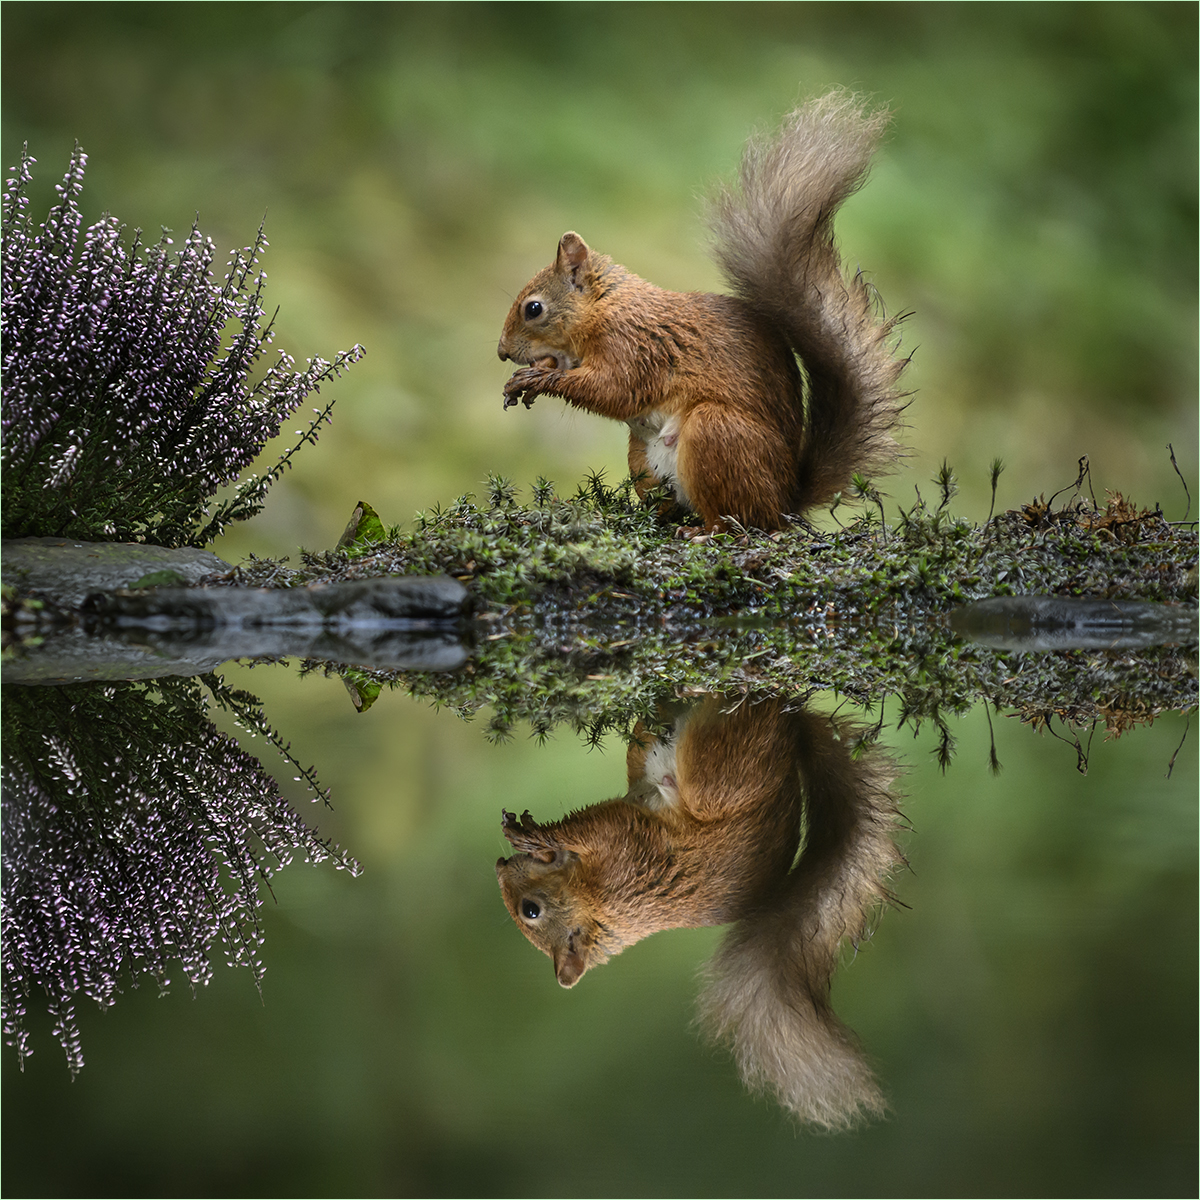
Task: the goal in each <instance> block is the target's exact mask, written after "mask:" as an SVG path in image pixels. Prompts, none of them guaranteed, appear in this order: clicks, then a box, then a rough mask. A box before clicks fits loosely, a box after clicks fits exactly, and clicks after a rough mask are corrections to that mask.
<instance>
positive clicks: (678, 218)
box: [2, 3, 1196, 554]
mask: <svg viewBox="0 0 1200 1200" xmlns="http://www.w3.org/2000/svg"><path fill="white" fill-rule="evenodd" d="M5 19H6V24H5V44H4V48H3V54H4V82H3V89H4V90H3V98H4V107H3V115H2V119H3V137H4V141H3V145H4V152H5V154H6V156H7V161H15V158H14V155H15V153H16V152H17V151H18V150H19V146H20V143H21V142H23V141H24V140H26V139H28V140H29V141H30V144H31V148H32V150H33V152H34V153H35V154H37V155H39V156H40V157H41V158H42V161H43V162H47V161H56V160H61V159H63V158H65V156H66V154H67V152H68V151H69V148H70V145H71V142H72V139H74V138H76V137H77V138H79V139H80V141H81V142H83V144H84V145H85V146H86V147H87V148H88V150H89V153H90V154H91V156H92V165H91V167H90V169H89V188H90V191H89V193H87V194H85V206H86V205H91V206H92V208H91V210H90V213H95V214H98V213H99V212H100V211H101V210H102V209H104V208H111V209H112V210H113V211H114V212H117V213H120V214H121V216H122V219H124V220H126V221H127V222H129V223H130V224H131V225H138V224H140V225H142V226H143V227H144V228H147V229H154V228H156V227H157V226H158V225H159V224H167V225H170V226H172V227H174V228H178V229H182V228H185V227H187V226H188V225H190V223H191V222H192V220H193V218H194V215H195V212H196V210H197V209H199V210H200V214H201V218H202V221H203V222H204V227H205V228H206V229H210V230H212V231H213V233H214V236H216V237H217V239H218V242H219V243H221V244H222V245H225V246H234V245H239V244H241V242H242V241H243V240H244V236H245V234H244V231H245V229H246V228H247V227H253V226H255V225H256V224H257V222H258V221H259V220H260V219H261V217H262V214H263V212H264V211H267V212H268V222H269V228H270V230H271V236H272V241H273V244H274V248H273V267H272V283H271V286H272V291H273V295H274V296H275V297H276V299H277V301H278V302H279V303H280V304H281V306H282V308H283V312H284V314H285V317H286V322H285V327H284V328H283V329H282V331H281V333H282V336H283V338H284V340H285V341H287V339H292V341H290V342H287V344H288V345H294V346H296V347H299V348H303V349H304V351H305V352H306V353H313V352H316V353H321V354H324V355H325V356H326V357H330V356H331V355H332V353H333V351H334V350H335V349H336V347H337V346H340V345H347V344H350V343H351V342H354V341H358V342H361V343H362V344H363V345H365V346H366V347H367V348H368V350H369V351H370V354H371V357H370V359H369V360H368V362H367V363H365V364H364V365H363V366H362V367H360V368H358V369H357V370H356V372H355V373H354V376H355V377H353V378H351V379H349V380H347V382H346V384H345V392H344V398H343V400H342V401H340V402H339V416H338V421H337V423H336V425H335V427H334V429H333V430H332V431H331V432H330V434H328V435H327V436H326V438H325V439H323V441H322V445H321V446H320V448H319V449H317V450H316V451H314V452H312V453H309V454H307V455H306V458H307V461H306V462H305V463H304V464H303V467H302V470H301V472H300V473H299V474H296V475H294V476H292V477H290V478H289V479H287V480H286V481H285V483H284V484H283V485H282V489H283V490H281V491H279V492H277V494H276V498H275V501H274V503H273V504H272V505H271V506H269V507H268V510H267V511H266V513H264V515H263V516H262V517H261V518H260V519H259V523H258V525H257V528H256V530H255V531H253V532H252V534H251V537H252V538H257V540H250V541H247V540H245V539H243V540H242V541H240V542H238V543H237V544H236V546H235V547H234V548H231V550H230V553H231V554H232V553H235V552H236V549H237V548H238V547H245V546H252V547H253V548H254V549H256V550H259V551H261V550H264V549H265V550H267V551H272V552H283V553H286V552H290V551H291V550H292V549H294V547H295V545H296V544H297V543H303V544H306V545H309V546H313V547H321V546H328V545H332V543H333V541H334V540H335V539H336V536H337V533H338V532H339V531H340V527H339V521H340V520H342V519H343V518H342V514H344V513H345V512H348V511H349V510H350V509H351V508H352V507H353V505H354V503H355V501H357V500H358V499H359V498H360V497H364V496H365V497H366V498H368V499H369V500H370V501H371V502H372V503H373V504H375V506H376V507H377V508H378V509H379V511H380V513H381V514H382V515H383V516H384V518H385V520H388V521H399V520H407V519H408V517H409V516H410V515H411V513H412V512H413V511H414V510H416V509H419V508H426V507H428V506H429V505H430V504H432V503H435V502H441V503H446V502H448V501H449V500H450V499H451V498H452V497H454V496H456V495H458V494H461V493H462V492H464V491H468V490H472V489H474V488H475V487H477V486H478V484H479V483H480V481H481V480H482V479H483V478H484V477H485V476H486V474H487V473H488V472H489V471H497V472H499V473H501V474H504V475H506V476H508V477H509V478H512V479H514V480H517V481H518V482H521V483H525V482H528V481H531V480H533V479H534V478H535V477H536V476H537V475H539V474H543V475H546V476H548V477H550V478H554V479H557V480H560V481H563V482H569V481H574V480H577V479H579V478H581V477H582V475H583V473H584V472H585V470H586V469H587V468H589V467H590V468H607V469H608V473H609V477H610V478H612V477H617V476H618V475H619V474H620V465H621V462H622V459H623V437H622V434H621V431H620V428H619V427H617V426H615V425H612V424H609V423H606V422H603V421H600V420H597V419H595V418H589V417H587V416H583V415H578V414H571V415H564V412H563V409H562V406H561V405H559V404H558V403H557V402H555V401H549V400H547V401H543V402H540V403H539V405H538V406H536V407H535V409H534V410H533V411H532V412H531V413H525V412H520V413H518V412H509V413H504V412H503V411H502V410H501V407H500V396H499V387H500V384H501V382H502V381H503V378H504V375H505V369H504V368H503V367H502V366H501V365H500V364H499V363H497V362H496V361H495V360H494V359H493V358H492V348H493V347H494V345H495V340H496V338H497V336H498V333H499V327H500V324H501V322H502V320H503V316H504V313H505V311H506V309H507V306H508V303H509V297H511V295H512V294H513V293H514V292H515V291H516V290H517V289H518V288H519V287H520V286H521V285H522V284H523V283H524V281H525V280H526V279H527V278H528V277H529V275H530V274H532V272H533V271H534V270H535V269H537V268H538V267H540V266H542V265H544V263H545V262H546V261H547V260H548V259H549V257H550V254H551V252H552V250H553V246H554V242H555V240H556V239H557V237H558V236H559V235H560V234H561V232H562V231H563V230H564V229H567V228H575V229H578V230H580V232H582V233H583V234H584V236H585V237H587V238H588V240H589V242H591V243H592V244H593V245H596V246H597V247H599V248H601V249H603V250H605V251H606V252H609V253H612V254H613V255H614V256H615V257H617V258H618V259H619V260H620V261H623V262H625V263H626V264H627V265H629V266H630V267H632V268H633V269H634V270H636V271H638V272H639V273H640V274H642V275H644V276H646V277H647V278H650V279H653V280H654V281H655V282H657V283H660V284H663V285H664V286H669V287H677V288H683V289H687V288H694V287H715V286H718V282H719V281H718V277H717V273H716V270H715V268H714V267H713V266H712V265H711V263H709V262H708V260H707V259H706V257H705V255H704V248H703V233H702V222H701V220H700V205H699V203H698V201H697V196H698V193H700V192H701V191H702V190H703V189H704V187H705V186H706V185H707V183H708V182H709V181H711V180H713V179H714V178H716V177H718V176H721V175H727V174H728V173H729V172H730V171H731V170H732V169H733V167H734V165H735V163H736V160H737V156H738V154H739V151H740V147H741V145H742V142H743V141H744V139H745V137H746V134H747V133H748V132H749V131H750V130H751V129H753V128H761V127H763V126H765V125H768V124H770V123H771V122H772V121H773V120H775V119H776V118H777V117H778V116H779V115H780V114H781V113H782V112H783V111H785V110H786V109H787V108H788V107H789V106H790V105H791V104H792V103H793V102H794V101H795V100H796V99H797V98H799V97H800V96H802V95H808V94H812V93H816V92H820V91H822V90H823V89H826V88H828V87H830V86H833V85H843V86H847V87H852V88H858V89H860V90H862V91H864V92H866V93H869V94H871V95H872V96H874V97H875V98H876V99H877V100H879V101H881V102H887V103H889V104H890V105H891V106H892V108H893V109H894V111H895V123H894V128H893V132H892V135H891V137H890V139H889V141H888V143H887V144H886V145H885V147H884V149H883V151H882V153H881V155H880V158H879V161H878V164H877V167H876V169H875V172H874V175H873V177H872V180H871V182H870V183H869V184H868V186H867V188H866V189H865V190H864V191H863V192H862V193H861V194H860V195H859V196H857V197H855V199H854V200H853V201H852V203H851V204H850V205H849V206H848V208H847V211H846V212H845V213H844V215H843V218H842V221H841V226H840V228H841V237H842V242H843V246H844V248H845V251H846V256H847V258H848V260H849V262H850V263H852V264H854V265H861V266H862V267H864V268H865V269H866V270H867V271H868V272H869V273H870V274H871V278H872V280H873V282H874V283H875V284H876V285H877V286H878V287H879V289H880V291H881V293H882V295H883V297H884V298H885V300H886V301H887V302H888V304H889V306H891V307H892V308H893V309H896V310H899V309H913V310H915V312H916V316H915V317H914V318H913V320H912V321H911V322H909V323H908V324H907V325H906V334H905V336H906V346H907V347H909V348H911V347H916V349H917V355H916V359H915V361H914V365H913V368H912V371H911V374H910V376H909V377H908V378H909V383H910V386H913V387H915V388H917V389H918V396H917V400H916V403H915V404H914V405H913V407H912V408H911V409H910V410H909V418H910V420H911V422H912V427H911V430H910V432H909V438H908V440H909V442H910V443H911V444H912V445H913V447H914V448H915V455H914V459H913V462H912V468H913V471H914V473H915V474H914V478H915V479H917V480H923V479H925V478H927V477H928V475H929V474H930V473H931V470H932V468H933V466H934V465H935V464H936V463H938V462H940V461H941V460H942V458H943V457H947V456H948V457H949V458H950V459H951V461H953V462H955V463H956V465H957V466H958V468H959V470H960V473H961V476H962V480H963V487H964V503H965V504H966V505H967V515H971V516H976V517H978V516H981V515H982V513H983V512H984V511H986V505H987V500H988V497H987V484H986V466H985V464H986V462H987V461H988V460H990V458H991V457H992V455H993V454H995V453H1000V454H1001V455H1002V456H1003V457H1004V459H1005V460H1006V462H1008V463H1009V464H1010V469H1009V471H1008V473H1007V474H1006V476H1005V480H1004V486H1005V489H1007V490H1006V491H1005V492H1003V493H1002V495H1001V497H1000V502H1001V504H1002V505H1003V506H1012V505H1013V504H1015V503H1017V502H1018V501H1024V500H1027V499H1028V498H1029V497H1030V496H1031V495H1034V494H1036V493H1038V492H1041V491H1046V492H1047V493H1049V492H1051V491H1053V490H1055V489H1056V488H1057V487H1060V486H1062V485H1063V484H1064V483H1066V482H1068V481H1069V479H1070V478H1071V476H1072V474H1073V471H1074V464H1075V462H1076V460H1077V459H1078V457H1079V456H1080V455H1081V454H1084V453H1087V454H1089V455H1090V458H1091V461H1092V464H1093V469H1094V472H1095V478H1096V480H1097V489H1098V490H1099V491H1101V494H1102V490H1103V488H1105V487H1111V488H1114V489H1120V490H1121V491H1123V492H1124V493H1125V494H1126V495H1130V496H1132V497H1133V498H1135V499H1136V500H1138V501H1140V502H1142V503H1150V504H1153V503H1154V502H1155V501H1158V500H1161V501H1162V502H1163V504H1164V507H1165V508H1166V509H1167V511H1168V515H1169V516H1179V515H1182V504H1183V496H1182V492H1181V489H1180V488H1179V486H1178V483H1177V481H1176V480H1175V478H1174V475H1173V473H1172V472H1171V470H1170V466H1169V462H1168V459H1167V456H1166V453H1165V450H1164V447H1165V444H1166V443H1167V442H1168V441H1173V442H1174V444H1175V446H1176V448H1177V450H1178V451H1179V452H1180V461H1181V466H1182V468H1183V470H1184V473H1185V475H1186V476H1187V477H1188V478H1189V479H1193V478H1195V474H1196V461H1195V450H1194V445H1195V404H1194V382H1195V350H1194V346H1195V337H1194V327H1195V282H1196V266H1195V264H1196V235H1195V215H1196V201H1195V175H1196V171H1195V163H1196V154H1195V143H1196V135H1195V131H1196V103H1195V101H1196V77H1195V66H1194V61H1193V57H1194V56H1193V54H1192V49H1193V47H1194V44H1195V35H1196V11H1195V8H1194V6H1192V5H1186V4H1107V5H1104V4H1079V5H1059V4H1044V5H1007V4H999V5H957V4H945V5H921V4H915V5H914V4H903V5H856V4H847V5H840V4H839V5H824V4H783V5H757V4H746V5H723V4H711V5H695V6H680V5H658V4H646V5H624V4H612V5H600V6H594V7H592V6H578V5H555V4H543V5H520V4H513V5H497V6H489V5H471V4H464V5H421V4H418V5H372V4H309V3H301V4H291V3H288V4H277V5H257V4H241V5H237V6H236V7H235V6H226V5H202V4H201V5H193V4H179V5H119V4H117V5H113V4H102V5H71V4H67V5H48V4H46V5H44V4H26V5H15V6H12V7H11V8H10V9H9V10H8V12H7V13H6V18H5ZM89 215H90V214H89ZM276 289H277V290H276ZM889 490H890V491H891V492H892V494H893V495H894V496H896V498H897V499H899V500H902V501H904V502H905V503H907V502H908V501H909V500H911V498H912V493H911V489H910V488H909V486H908V482H907V480H905V479H903V478H902V479H900V480H898V481H896V483H895V484H894V485H892V486H890V487H889ZM1176 502H1178V503H1176Z"/></svg>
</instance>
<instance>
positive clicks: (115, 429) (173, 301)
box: [0, 146, 363, 546]
mask: <svg viewBox="0 0 1200 1200" xmlns="http://www.w3.org/2000/svg"><path fill="white" fill-rule="evenodd" d="M34 161H35V160H34V159H32V158H30V157H29V154H28V152H23V153H22V156H21V162H20V164H19V166H17V167H16V168H14V169H13V171H12V178H11V179H10V180H9V182H8V184H7V186H6V190H5V194H4V198H3V221H2V240H3V248H2V266H0V286H2V288H3V297H2V302H0V322H2V330H3V401H2V405H0V420H2V428H3V445H2V447H0V463H2V465H3V481H2V488H3V532H4V535H5V536H6V537H22V536H36V535H44V536H66V537H75V538H80V539H84V540H118V541H140V542H152V543H156V544H158V545H162V546H180V545H204V544H205V543H207V542H209V541H211V540H212V539H213V538H215V537H217V536H218V535H219V534H220V533H221V532H222V531H223V530H224V529H225V528H226V527H227V526H228V525H230V524H231V523H233V522H235V521H240V520H244V519H245V518H247V517H251V516H253V515H254V514H255V513H257V512H258V511H259V510H260V509H261V508H262V506H263V503H264V501H265V498H266V494H267V491H268V490H269V488H270V487H271V485H272V484H273V483H274V482H275V480H277V479H278V478H279V477H280V475H281V474H282V473H283V471H284V469H285V468H286V467H287V466H288V465H289V464H290V461H291V458H292V456H293V454H295V452H296V450H298V449H299V447H300V446H301V445H303V444H304V443H306V442H314V441H315V440H316V437H317V431H318V429H319V428H320V426H321V425H322V424H324V423H325V422H326V421H328V419H329V416H330V410H331V409H332V401H330V402H329V403H327V404H326V405H325V406H324V407H323V408H319V409H314V412H315V413H316V416H315V418H314V419H313V420H312V421H310V422H309V424H308V426H307V428H306V429H304V430H303V431H300V432H301V437H300V440H299V441H298V442H297V443H296V444H295V445H294V446H293V447H292V448H291V449H289V450H288V451H287V452H286V453H285V454H283V455H282V456H281V457H280V459H279V460H278V461H277V462H276V463H275V465H274V466H272V467H271V468H270V469H269V470H268V471H266V473H265V474H263V475H261V476H255V475H250V476H248V477H246V478H245V479H241V480H240V482H239V477H240V475H241V472H242V471H243V470H245V469H246V468H247V467H248V466H249V465H250V463H251V462H252V461H253V460H254V459H255V458H256V457H257V455H258V454H259V452H260V451H261V450H262V448H263V446H264V445H265V444H266V443H267V441H268V440H270V439H271V438H273V437H275V436H276V435H277V434H278V433H279V429H280V424H281V423H282V422H283V421H284V420H285V419H286V418H287V417H288V416H289V415H290V414H291V413H293V412H294V411H295V410H296V409H297V408H298V407H299V406H300V405H301V404H302V403H303V402H304V400H305V398H306V397H307V396H308V395H309V393H310V392H319V391H320V387H321V384H323V383H325V382H326V381H328V380H330V379H332V378H333V377H335V376H337V375H340V374H341V372H342V370H343V369H344V368H345V367H346V366H348V365H349V364H350V363H353V362H356V361H357V360H358V359H359V358H360V357H361V356H362V353H363V351H362V348H361V347H360V346H357V345H356V346H353V347H352V348H351V349H350V350H348V351H345V352H343V353H340V354H338V355H336V356H335V358H334V359H333V361H332V362H326V361H325V360H323V359H321V358H312V359H309V360H308V365H307V366H306V367H305V368H304V369H303V370H296V369H295V364H294V362H293V360H292V358H291V357H290V356H288V355H287V354H286V353H284V352H283V351H279V357H278V359H277V360H276V361H275V362H274V363H273V364H271V365H270V366H269V367H268V368H267V369H266V370H265V372H264V371H262V370H261V369H259V370H257V371H256V370H255V367H256V364H258V362H259V360H260V359H261V358H262V356H263V355H264V353H265V352H266V349H267V347H268V345H269V344H270V343H271V341H272V339H273V336H274V317H272V318H270V319H266V313H265V309H264V306H263V288H264V284H265V280H266V276H265V274H264V273H263V272H262V270H260V269H259V261H260V257H261V255H262V252H263V251H264V250H265V249H266V246H267V241H266V238H265V237H264V236H263V231H262V229H261V228H260V229H259V232H258V235H257V237H256V238H255V240H254V244H253V245H252V246H248V247H245V248H243V249H240V250H235V251H234V252H233V253H232V255H231V256H230V259H229V264H228V267H227V270H226V274H225V277H224V280H223V281H222V282H218V281H217V280H216V279H215V278H214V273H213V259H214V254H215V247H214V245H213V242H212V240H211V239H210V238H207V237H205V236H204V235H203V234H201V233H200V231H199V229H198V228H197V227H196V226H195V225H193V227H192V229H191V232H190V233H189V234H188V235H187V237H186V238H185V239H184V241H183V245H182V246H180V247H179V248H178V249H176V250H172V249H171V246H172V244H173V243H172V239H171V238H170V237H169V236H168V232H167V231H166V230H164V231H163V234H162V237H161V238H160V240H159V241H158V242H157V243H155V244H152V245H147V246H143V245H142V244H141V234H140V231H137V232H135V233H134V235H133V238H132V241H131V243H130V244H128V245H126V244H125V242H124V241H123V234H124V227H123V226H122V225H121V224H120V223H119V222H118V221H117V220H116V219H115V218H114V217H112V216H109V215H107V214H106V215H105V216H103V217H102V218H101V219H100V220H99V221H97V222H96V224H94V225H92V226H91V227H90V228H88V229H87V230H83V229H82V226H83V221H82V217H81V214H80V210H79V205H78V201H79V196H80V193H81V191H82V188H83V173H84V166H85V164H86V162H87V156H86V155H85V154H84V153H83V151H82V150H81V149H80V148H79V147H78V146H77V147H76V149H75V152H74V154H73V155H72V156H71V162H70V167H69V169H68V171H67V173H66V176H65V177H64V179H63V181H62V183H61V184H59V185H58V186H57V188H56V191H57V192H58V197H59V199H58V201H57V203H56V204H55V205H54V206H53V207H52V208H51V210H50V213H49V215H48V216H47V218H46V220H45V221H44V222H43V223H42V224H41V225H40V226H37V227H35V226H34V225H33V223H32V221H31V219H30V216H29V213H28V206H29V199H28V197H27V195H26V194H25V192H26V189H27V187H28V184H29V182H30V179H31V173H30V167H31V165H32V163H33V162H34ZM81 231H82V236H81ZM232 484H236V486H235V487H234V488H233V491H232V493H231V494H228V495H226V496H225V498H224V499H223V500H222V501H221V502H219V503H216V504H215V508H214V498H215V497H216V495H217V493H218V491H219V490H220V489H222V488H224V487H225V486H226V485H232Z"/></svg>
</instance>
